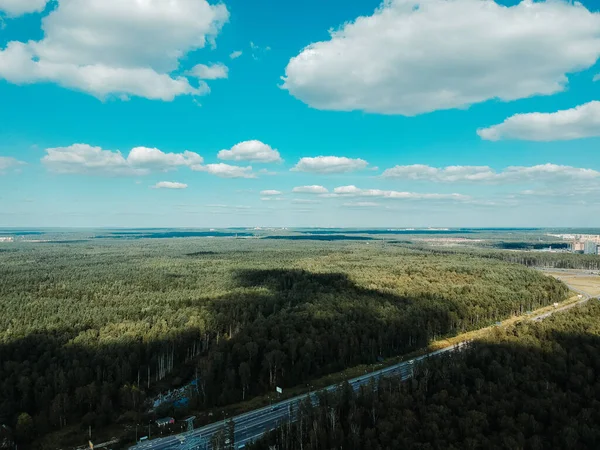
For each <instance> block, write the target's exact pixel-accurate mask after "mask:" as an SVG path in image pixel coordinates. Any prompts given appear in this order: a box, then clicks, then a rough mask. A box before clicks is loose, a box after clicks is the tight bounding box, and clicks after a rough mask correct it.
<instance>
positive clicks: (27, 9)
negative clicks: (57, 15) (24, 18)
mask: <svg viewBox="0 0 600 450" xmlns="http://www.w3.org/2000/svg"><path fill="white" fill-rule="evenodd" d="M48 1H49V0H0V11H4V12H5V13H6V14H8V15H9V16H11V17H17V16H21V15H23V14H28V13H33V12H40V11H43V10H44V8H45V7H46V3H48Z"/></svg>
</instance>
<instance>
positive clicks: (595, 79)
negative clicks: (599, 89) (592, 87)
mask: <svg viewBox="0 0 600 450" xmlns="http://www.w3.org/2000/svg"><path fill="white" fill-rule="evenodd" d="M592 81H600V73H599V74H596V75H594V78H593V79H592Z"/></svg>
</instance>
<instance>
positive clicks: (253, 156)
mask: <svg viewBox="0 0 600 450" xmlns="http://www.w3.org/2000/svg"><path fill="white" fill-rule="evenodd" d="M217 157H218V158H219V159H223V160H226V161H251V162H260V163H271V162H280V161H282V159H281V156H280V155H279V152H278V151H277V150H275V149H273V148H271V146H270V145H267V144H265V143H263V142H261V141H257V140H252V141H244V142H240V143H239V144H235V145H234V146H233V147H231V150H221V151H220V152H219V154H218V155H217Z"/></svg>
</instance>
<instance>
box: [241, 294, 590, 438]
mask: <svg viewBox="0 0 600 450" xmlns="http://www.w3.org/2000/svg"><path fill="white" fill-rule="evenodd" d="M592 302H593V303H592ZM414 372H415V375H414V378H412V379H409V380H408V381H402V380H400V379H399V378H397V377H396V378H394V377H391V378H384V379H381V380H379V382H378V383H372V384H371V385H370V386H363V387H362V388H361V390H360V391H359V392H356V393H355V392H354V391H353V390H352V388H351V387H350V385H348V384H347V383H346V384H345V385H342V386H341V388H340V389H339V390H338V391H337V392H333V393H321V394H320V398H319V403H318V405H313V404H311V402H310V401H304V402H303V403H302V404H301V406H300V407H299V408H298V409H297V421H296V422H295V423H287V424H284V425H282V426H281V427H280V428H279V429H277V430H275V431H273V432H271V433H270V434H269V435H267V436H266V437H264V438H263V439H262V440H260V441H258V442H256V443H254V444H253V445H251V446H249V447H248V448H249V449H251V450H263V449H264V450H267V449H269V448H277V449H278V450H318V449H323V450H325V449H333V448H343V449H357V450H358V449H361V450H362V449H366V450H379V449H381V450H384V449H419V450H421V449H423V450H424V449H428V450H429V449H431V450H433V449H440V450H442V449H444V450H445V449H450V450H458V449H531V450H536V449H597V448H600V428H599V427H598V423H600V377H599V375H600V303H599V302H598V300H597V299H594V300H591V301H590V302H589V303H588V304H587V305H585V306H580V307H577V308H574V309H571V310H569V311H568V312H562V313H557V314H555V315H553V316H552V317H551V318H549V319H547V320H545V321H543V322H537V323H533V322H523V323H520V324H518V325H515V326H513V327H510V328H508V329H506V330H501V329H496V330H495V333H494V334H493V335H491V336H489V337H487V338H485V339H483V340H480V341H476V342H474V343H473V344H471V345H470V347H468V348H467V349H466V350H462V351H460V352H454V353H452V354H450V355H447V356H444V357H440V358H432V359H430V360H426V361H425V362H422V363H420V364H418V365H417V366H416V367H415V369H414ZM269 445H272V446H274V447H269Z"/></svg>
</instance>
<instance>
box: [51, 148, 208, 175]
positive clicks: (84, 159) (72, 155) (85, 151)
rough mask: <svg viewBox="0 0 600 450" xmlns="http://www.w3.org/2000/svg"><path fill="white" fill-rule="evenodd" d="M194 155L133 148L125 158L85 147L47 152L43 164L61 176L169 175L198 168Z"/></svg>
mask: <svg viewBox="0 0 600 450" xmlns="http://www.w3.org/2000/svg"><path fill="white" fill-rule="evenodd" d="M202 161H203V159H202V157H201V156H200V155H198V154H197V153H193V152H190V151H185V152H183V153H164V152H162V151H161V150H159V149H156V148H147V147H136V148H134V149H132V150H131V151H130V153H129V156H128V157H127V158H125V157H124V156H123V154H122V153H121V152H120V151H118V150H117V151H112V150H104V149H102V148H101V147H92V146H91V145H88V144H73V145H71V146H69V147H56V148H48V149H46V156H44V157H43V158H42V164H44V166H46V168H47V169H48V170H50V171H51V172H55V173H63V174H69V173H71V174H75V173H79V174H96V175H108V176H118V175H146V174H148V173H150V172H151V171H168V170H172V169H175V168H177V167H180V166H188V167H191V166H194V165H197V164H201V163H202Z"/></svg>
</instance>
